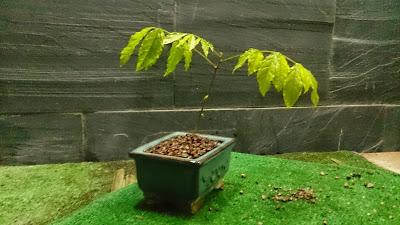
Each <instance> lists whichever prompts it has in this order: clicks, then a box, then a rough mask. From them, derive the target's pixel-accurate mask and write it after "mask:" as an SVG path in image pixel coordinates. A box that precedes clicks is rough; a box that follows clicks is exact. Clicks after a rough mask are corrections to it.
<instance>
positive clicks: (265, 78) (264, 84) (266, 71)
mask: <svg viewBox="0 0 400 225" xmlns="http://www.w3.org/2000/svg"><path fill="white" fill-rule="evenodd" d="M270 64H271V63H270V61H268V60H264V61H263V62H262V63H261V66H260V69H259V70H258V71H257V83H258V90H259V91H260V93H261V95H262V96H265V95H266V94H267V92H268V91H269V89H270V88H271V82H272V80H273V79H274V76H275V74H273V73H272V72H271V69H270Z"/></svg>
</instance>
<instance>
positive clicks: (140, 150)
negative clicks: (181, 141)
mask: <svg viewBox="0 0 400 225" xmlns="http://www.w3.org/2000/svg"><path fill="white" fill-rule="evenodd" d="M186 134H196V135H199V136H201V137H205V138H209V139H211V140H215V141H222V143H221V144H220V145H218V146H217V147H216V148H214V149H213V150H211V151H209V152H207V153H206V154H204V155H202V156H200V157H198V158H195V159H186V158H181V157H176V156H167V155H161V154H154V153H149V152H146V151H147V150H148V149H150V148H152V147H154V146H156V145H157V144H159V143H161V142H163V141H165V140H168V139H170V138H172V137H176V136H181V135H186ZM234 142H235V139H234V138H229V137H221V136H216V135H209V134H198V133H189V132H181V131H177V132H173V133H171V134H168V135H166V136H164V137H161V138H158V139H156V140H154V141H152V142H149V143H147V144H144V145H142V146H139V147H137V148H135V149H133V150H132V151H131V152H129V156H130V157H132V158H137V157H148V158H154V159H162V160H168V161H176V162H180V163H184V164H191V165H202V164H204V163H205V162H207V161H209V160H211V159H212V158H214V157H215V156H216V155H218V153H220V152H222V151H223V150H224V149H226V148H227V147H229V146H230V145H233V144H234Z"/></svg>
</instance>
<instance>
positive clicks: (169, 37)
mask: <svg viewBox="0 0 400 225" xmlns="http://www.w3.org/2000/svg"><path fill="white" fill-rule="evenodd" d="M186 35H187V33H180V32H173V33H170V34H168V35H167V36H166V37H165V38H164V41H163V45H167V44H171V43H172V42H175V41H177V40H179V39H181V38H183V37H184V36H186Z"/></svg>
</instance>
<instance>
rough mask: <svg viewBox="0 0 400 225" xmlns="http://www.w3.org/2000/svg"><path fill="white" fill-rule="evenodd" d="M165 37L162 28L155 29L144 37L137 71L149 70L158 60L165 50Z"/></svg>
mask: <svg viewBox="0 0 400 225" xmlns="http://www.w3.org/2000/svg"><path fill="white" fill-rule="evenodd" d="M164 37H165V34H164V31H163V30H162V29H154V30H152V31H150V32H149V33H148V35H147V36H146V37H145V38H144V39H143V42H142V45H141V46H140V49H139V55H138V59H137V63H136V71H141V70H143V69H144V70H147V69H148V68H149V67H151V66H152V65H154V64H155V63H156V62H157V60H158V59H159V58H160V55H161V53H162V51H163V47H164V45H163V44H162V43H163V39H164Z"/></svg>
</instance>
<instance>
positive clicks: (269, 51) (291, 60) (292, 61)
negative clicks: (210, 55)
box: [221, 50, 297, 64]
mask: <svg viewBox="0 0 400 225" xmlns="http://www.w3.org/2000/svg"><path fill="white" fill-rule="evenodd" d="M261 52H263V53H275V51H271V50H261ZM240 56H241V54H239V55H233V56H230V57H228V58H225V59H222V60H221V62H226V61H230V60H232V59H235V58H238V57H240ZM284 56H285V58H286V59H287V60H288V61H289V62H291V63H293V64H296V63H297V62H296V61H294V60H293V59H291V58H289V57H287V56H286V55H284Z"/></svg>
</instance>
